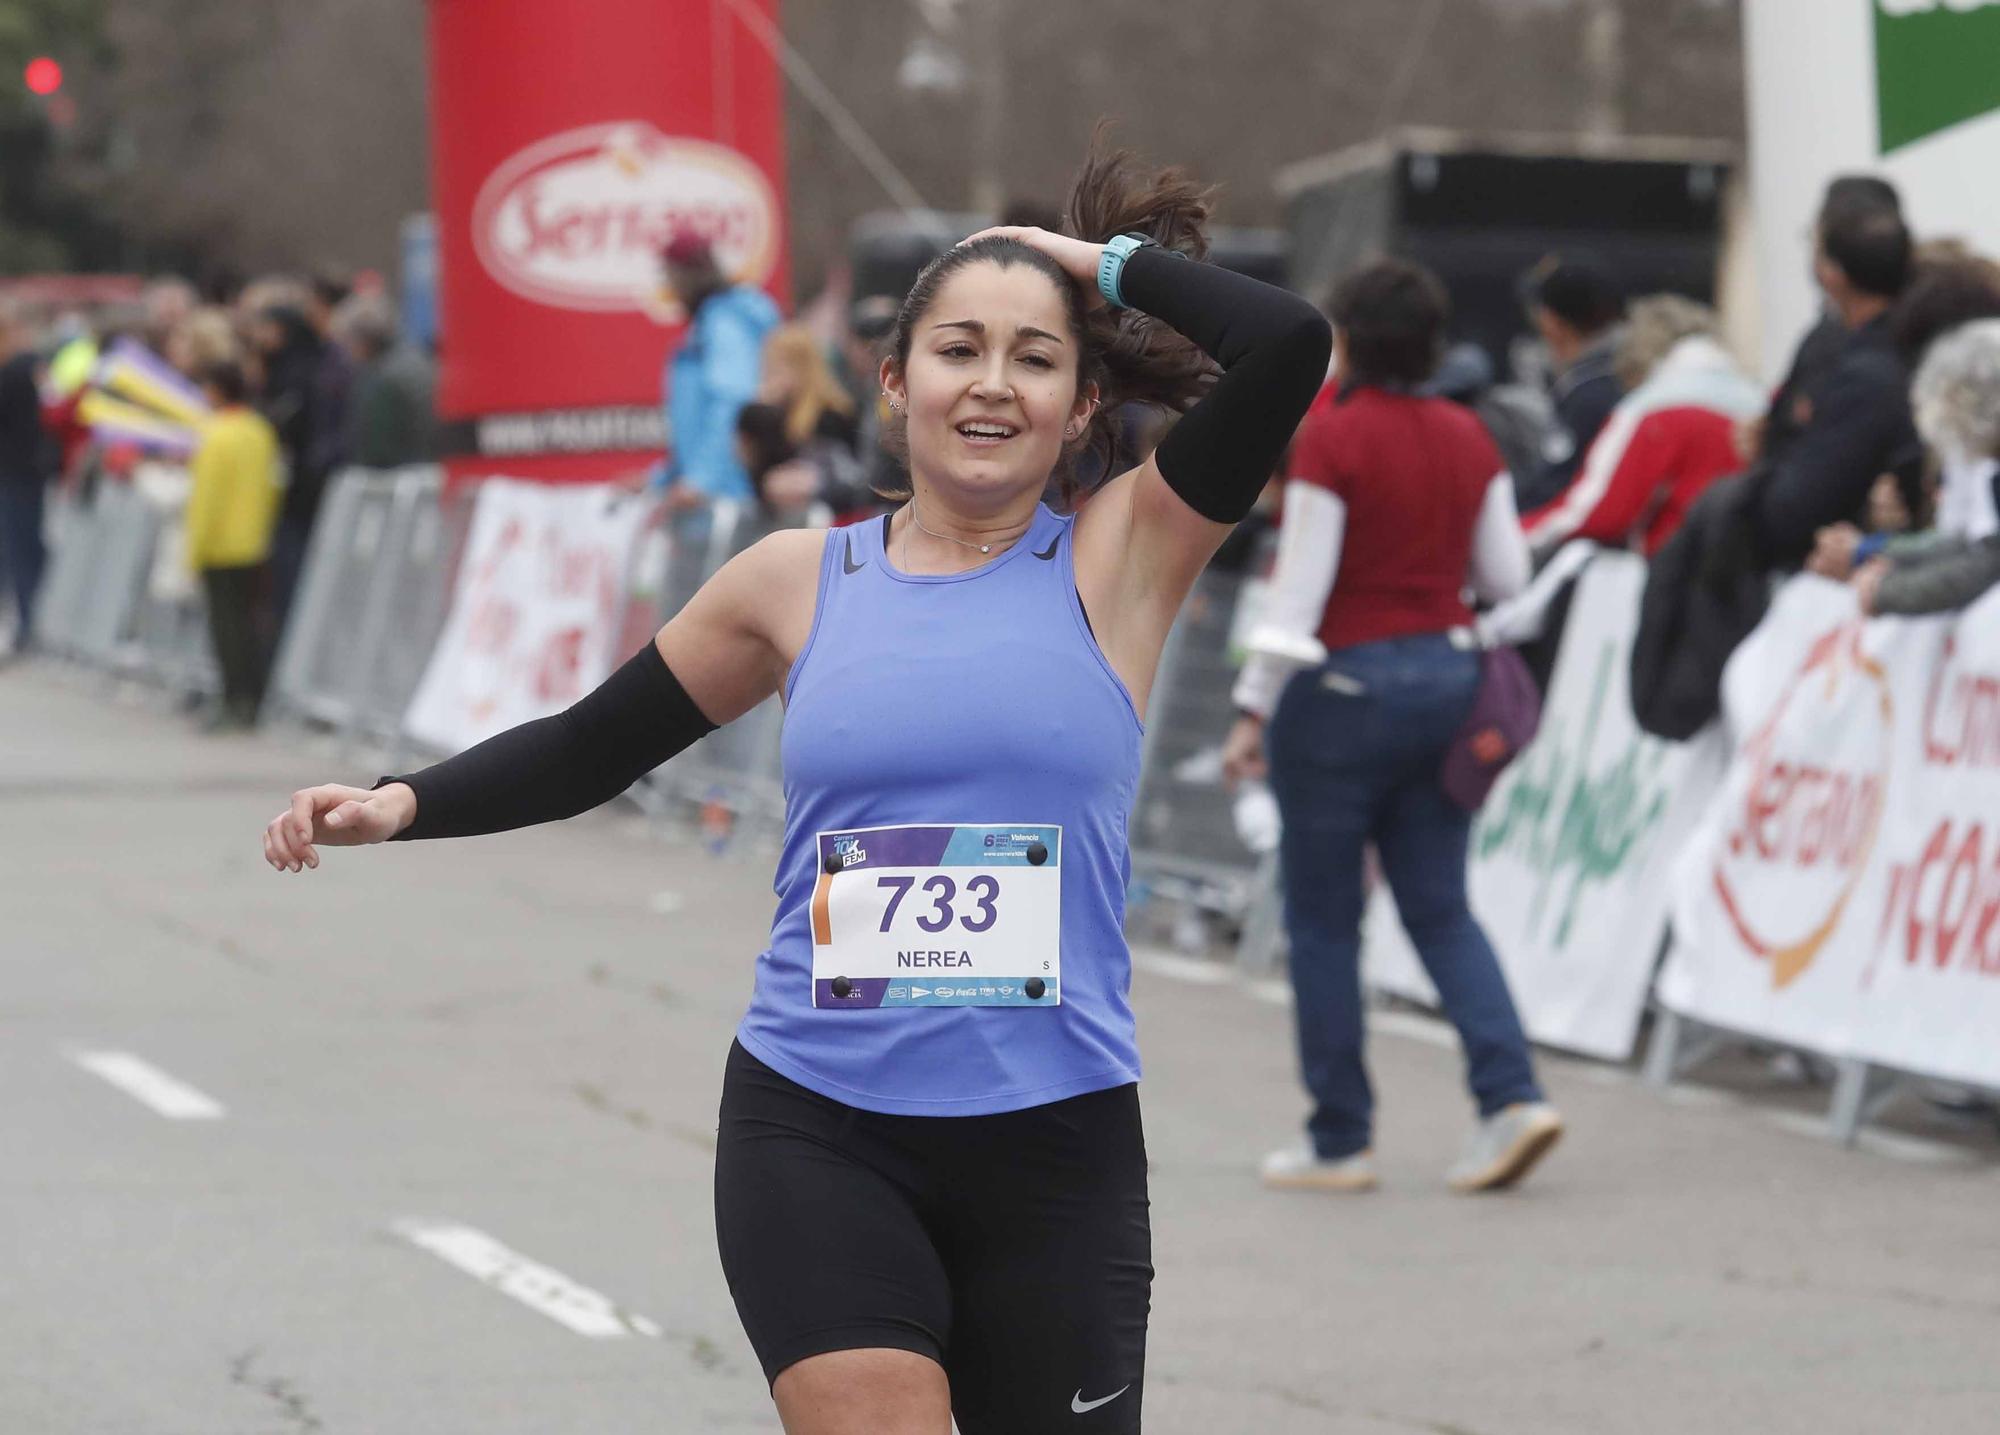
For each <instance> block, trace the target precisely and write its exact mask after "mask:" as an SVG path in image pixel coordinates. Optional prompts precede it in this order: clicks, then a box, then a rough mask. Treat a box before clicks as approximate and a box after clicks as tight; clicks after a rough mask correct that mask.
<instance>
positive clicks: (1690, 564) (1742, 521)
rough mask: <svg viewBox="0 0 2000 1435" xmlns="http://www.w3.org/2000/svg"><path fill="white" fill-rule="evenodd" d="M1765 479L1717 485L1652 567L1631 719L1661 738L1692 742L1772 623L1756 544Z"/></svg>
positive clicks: (1637, 642) (1635, 651)
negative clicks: (1744, 652)
mask: <svg viewBox="0 0 2000 1435" xmlns="http://www.w3.org/2000/svg"><path fill="white" fill-rule="evenodd" d="M1766 476H1767V475H1764V474H1744V475H1739V476H1737V477H1735V478H1725V479H1720V480H1718V481H1717V482H1715V483H1713V484H1711V485H1709V487H1708V488H1707V489H1706V490H1704V491H1703V493H1702V495H1701V497H1699V498H1697V499H1696V500H1695V501H1694V504H1693V505H1692V506H1691V507H1690V508H1689V509H1688V511H1687V517H1686V518H1685V519H1683V520H1682V522H1681V526H1680V527H1679V528H1678V529H1677V530H1675V532H1674V536H1673V537H1671V538H1669V539H1668V540H1667V542H1666V545H1665V546H1664V547H1662V548H1661V549H1660V551H1659V552H1658V553H1655V554H1654V555H1653V558H1652V562H1651V563H1650V564H1648V565H1647V569H1646V591H1645V595H1644V596H1643V597H1642V598H1640V600H1639V631H1638V633H1637V635H1636V636H1634V638H1633V640H1632V672H1631V676H1632V714H1633V716H1634V717H1636V718H1637V719H1638V722H1639V726H1640V727H1642V728H1644V729H1645V730H1646V731H1647V732H1649V733H1652V734H1653V735H1654V736H1655V737H1664V738H1674V739H1682V738H1690V737H1693V736H1694V735H1695V734H1696V733H1697V732H1699V731H1701V729H1702V728H1703V727H1705V726H1706V725H1707V724H1708V722H1709V720H1710V719H1711V718H1713V717H1714V716H1715V715H1716V714H1717V713H1718V712H1720V711H1721V709H1722V668H1723V665H1724V664H1725V663H1727V662H1728V661H1729V655H1730V654H1731V653H1733V652H1735V651H1736V645H1737V644H1738V643H1741V642H1742V641H1743V640H1744V639H1745V638H1747V637H1749V636H1750V632H1751V630H1752V629H1754V628H1755V627H1756V626H1757V625H1758V624H1759V623H1761V622H1762V621H1763V620H1764V610H1765V609H1766V608H1768V607H1769V606H1770V602H1771V580H1770V577H1769V575H1768V573H1767V572H1766V570H1765V567H1764V564H1763V562H1762V555H1761V553H1760V552H1759V551H1758V546H1757V544H1756V543H1755V542H1754V541H1753V534H1752V532H1751V510H1752V509H1753V508H1754V506H1755V504H1756V501H1757V498H1758V496H1759V493H1760V490H1761V488H1762V484H1763V480H1764V478H1765V477H1766Z"/></svg>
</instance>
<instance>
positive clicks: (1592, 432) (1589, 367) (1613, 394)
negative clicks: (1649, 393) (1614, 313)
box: [1514, 339, 1625, 513]
mask: <svg viewBox="0 0 2000 1435" xmlns="http://www.w3.org/2000/svg"><path fill="white" fill-rule="evenodd" d="M1549 397H1550V398H1551V399H1553V400H1554V401H1555V410H1556V432H1555V433H1554V435H1552V441H1551V446H1550V447H1549V448H1548V449H1547V450H1546V451H1545V452H1544V453H1543V455H1542V463H1541V467H1540V468H1539V469H1536V470H1534V471H1531V472H1529V473H1525V474H1519V475H1516V477H1515V482H1514V489H1515V501H1516V503H1517V504H1518V505H1519V507H1520V510H1521V512H1523V513H1527V512H1529V511H1530V510H1532V509H1536V508H1540V507H1541V506H1542V505H1543V504H1545V503H1553V502H1554V501H1555V500H1556V499H1557V498H1560V497H1561V496H1562V491H1563V490H1564V489H1566V488H1568V487H1569V485H1570V481H1571V480H1572V479H1574V478H1575V477H1576V471H1577V470H1578V469H1579V468H1581V467H1582V466H1583V456H1584V455H1585V454H1587V453H1589V452H1590V446H1591V444H1592V443H1594V442H1595V441H1596V439H1597V434H1598V431H1599V430H1600V429H1602V428H1603V427H1604V421H1605V420H1606V419H1608V418H1610V417H1611V411H1612V410H1613V409H1615V408H1617V407H1618V401H1619V400H1620V399H1622V398H1624V397H1625V387H1624V385H1622V384H1620V383H1619V382H1618V375H1617V373H1616V372H1615V371H1614V370H1613V369H1612V367H1611V341H1610V340H1609V339H1605V340H1602V341H1600V342H1599V343H1596V344H1593V345H1592V346H1591V347H1590V348H1588V349H1585V350H1584V351H1583V352H1582V353H1581V354H1579V355H1577V359H1576V362H1575V363H1573V364H1571V365H1570V366H1569V367H1568V368H1567V369H1564V370H1563V371H1562V373H1561V374H1560V375H1559V376H1558V377H1557V378H1556V381H1555V383H1554V384H1553V385H1552V386H1551V387H1550V390H1549Z"/></svg>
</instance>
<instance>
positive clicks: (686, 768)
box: [647, 504, 785, 848]
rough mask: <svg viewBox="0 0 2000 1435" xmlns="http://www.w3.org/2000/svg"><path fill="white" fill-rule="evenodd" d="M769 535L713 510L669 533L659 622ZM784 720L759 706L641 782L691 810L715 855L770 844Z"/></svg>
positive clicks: (777, 821) (776, 827) (778, 798)
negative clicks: (727, 848) (724, 849)
mask: <svg viewBox="0 0 2000 1435" xmlns="http://www.w3.org/2000/svg"><path fill="white" fill-rule="evenodd" d="M773 531H774V525H772V524H771V523H769V522H767V521H765V520H764V519H762V518H761V517H759V516H758V515H757V513H756V512H755V511H754V510H753V509H750V508H748V507H746V506H744V505H738V504H717V505H716V506H715V507H714V508H712V509H711V510H710V516H709V519H708V521H707V522H706V524H705V525H701V524H696V525H687V526H684V527H682V528H681V529H679V530H678V531H676V532H674V533H673V534H672V537H671V539H670V543H669V546H668V553H667V565H666V572H665V573H664V575H662V576H661V578H660V580H659V595H660V596H659V614H658V621H659V622H660V623H661V624H664V623H665V622H666V621H667V620H668V619H669V618H671V617H673V615H674V614H675V613H677V612H679V611H680V610H681V608H682V607H684V606H685V605H686V603H687V601H688V600H689V599H690V598H692V597H693V596H694V595H695V593H696V592H698V591H699V590H700V588H701V585H702V584H704V583H706V582H707V581H708V580H709V578H710V577H711V576H713V575H714V573H715V571H716V570H717V569H718V568H720V567H721V566H722V565H723V564H724V563H727V562H728V561H729V560H730V559H731V558H733V557H735V556H736V555H737V554H738V553H741V552H742V551H743V550H744V549H746V548H748V547H750V546H751V545H752V544H754V543H756V542H757V541H758V540H759V539H761V538H763V537H765V536H766V535H767V534H769V533H771V532H773ZM784 718H785V713H784V707H783V705H782V704H781V703H780V701H779V700H778V699H777V698H776V697H771V698H767V699H765V700H764V701H763V702H761V703H759V704H758V705H757V706H756V707H755V708H752V709H751V710H750V711H749V712H747V713H745V714H743V716H742V717H740V718H738V719H737V720H736V721H735V722H732V723H730V724H729V725H728V726H727V727H723V728H718V729H717V730H716V731H714V732H712V733H710V734H709V735H708V736H707V737H705V738H703V739H702V740H701V741H700V742H698V743H696V744H695V745H694V746H693V747H691V748H689V749H688V750H687V751H685V752H683V753H680V754H679V755H677V756H676V757H674V758H672V759H671V760H670V761H668V762H666V763H665V764H663V765H662V766H661V767H660V768H658V769H657V770H656V771H655V772H654V773H653V774H652V775H651V776H650V778H649V779H648V780H647V786H648V789H649V793H650V795H651V796H652V797H653V798H654V799H656V801H658V802H661V803H665V804H679V805H685V806H688V807H691V808H692V809H693V810H694V812H695V813H696V814H697V816H698V819H699V821H700V823H701V825H702V828H703V830H704V832H705V833H706V834H707V835H708V836H709V837H710V838H711V840H712V842H713V844H714V845H715V846H716V847H717V848H720V847H722V846H724V845H731V844H737V843H744V844H748V845H750V846H753V847H755V846H763V845H769V844H770V843H772V842H774V841H775V840H777V839H778V838H780V837H782V835H783V832H784V823H785V789H784V774H783V771H782V769H781V766H780V756H779V739H780V735H781V732H782V729H783V726H784Z"/></svg>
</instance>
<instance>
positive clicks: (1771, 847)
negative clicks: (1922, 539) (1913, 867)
mask: <svg viewBox="0 0 2000 1435" xmlns="http://www.w3.org/2000/svg"><path fill="white" fill-rule="evenodd" d="M1860 636H1861V627H1860V625H1859V624H1856V623H1848V624H1843V625H1842V626H1840V627H1838V628H1835V629H1833V630H1832V631H1831V632H1828V633H1826V634H1825V635H1824V636H1822V637H1821V638H1819V639H1818V641H1816V642H1815V643H1814V644H1813V645H1812V648H1811V649H1810V650H1809V651H1808V652H1807V654H1806V660H1805V662H1804V664H1803V665H1802V666H1801V667H1800V669H1799V671H1798V674H1797V676H1796V677H1795V678H1794V679H1793V680H1792V681H1791V683H1789V684H1788V685H1787V686H1786V688H1785V690H1784V694H1783V696H1781V697H1780V698H1779V699H1778V703H1777V706H1776V707H1775V709H1774V710H1773V711H1772V713H1771V716H1770V718H1769V719H1768V720H1767V721H1766V722H1765V723H1764V725H1763V727H1761V728H1759V729H1758V730H1757V731H1756V732H1755V733H1754V734H1753V735H1752V736H1751V738H1750V740H1749V742H1748V743H1747V744H1746V745H1745V752H1746V755H1747V756H1748V757H1749V759H1750V763H1751V774H1750V780H1749V783H1748V784H1747V786H1746V787H1745V789H1744V792H1743V795H1742V800H1741V805H1740V807H1739V808H1738V810H1737V812H1736V815H1735V822H1734V824H1733V825H1732V827H1731V830H1730V832H1729V835H1728V839H1727V841H1726V843H1725V846H1724V850H1723V853H1722V855H1721V857H1720V858H1719V859H1718V860H1717V862H1716V864H1715V871H1714V884H1715V891H1716V895H1717V896H1718V897H1719V898H1720V899H1721V902H1722V907H1723V910H1724V911H1725V912H1726V913H1727V914H1728V917H1729V921H1730V924H1731V926H1732V927H1733V928H1734V929H1735V932H1736V935H1737V938H1738V939H1739V940H1740V941H1741V942H1742V943H1743V945H1744V946H1745V947H1746V948H1748V949H1749V950H1750V951H1751V952H1752V953H1753V954H1754V955H1756V956H1757V957H1759V958H1761V959H1763V960H1765V961H1768V962H1769V963H1770V965H1771V985H1772V986H1773V987H1779V988H1782V987H1784V986H1786V985H1787V984H1789V983H1790V982H1792V981H1794V980H1795V979H1796V978H1797V977H1798V976H1799V975H1800V974H1801V973H1803V972H1804V971H1805V970H1806V968H1808V967H1809V966H1811V965H1812V962H1813V958H1815V957H1816V956H1818V955H1819V951H1820V948H1822V947H1823V946H1825V945H1826V941H1827V939H1828V938H1829V937H1831V936H1832V935H1833V932H1834V929H1835V928H1836V927H1838V926H1839V925H1840V919H1841V915H1842V913H1843V912H1845V910H1846V908H1847V903H1848V901H1849V899H1850V898H1851V897H1852V896H1853V895H1854V889H1855V885H1856V884H1857V883H1858V882H1859V881H1860V879H1861V876H1862V873H1863V872H1864V871H1865V870H1866V868H1867V865H1868V856H1869V853H1870V852H1871V851H1872V850H1873V848H1874V845H1875V838H1876V834H1877V833H1878V831H1879V830H1880V828H1881V823H1882V807H1883V796H1884V792H1885V789H1886V787H1887V785H1888V778H1889V754H1890V734H1891V730H1892V728H1891V715H1892V708H1891V701H1890V696H1889V684H1888V678H1887V675H1886V674H1885V673H1884V672H1883V670H1882V666H1881V664H1879V663H1877V662H1876V661H1875V660H1874V659H1872V658H1870V657H1869V656H1868V655H1867V654H1865V653H1864V652H1862V651H1861V645H1860Z"/></svg>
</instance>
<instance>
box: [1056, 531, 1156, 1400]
mask: <svg viewBox="0 0 2000 1435" xmlns="http://www.w3.org/2000/svg"><path fill="white" fill-rule="evenodd" d="M1035 556H1036V557H1037V558H1039V557H1041V556H1042V555H1041V554H1039V553H1037V554H1036V555H1035ZM1131 1388H1132V1387H1131V1386H1129V1385H1125V1386H1120V1387H1119V1388H1118V1389H1116V1390H1114V1391H1112V1392H1111V1393H1110V1394H1109V1395H1107V1396H1105V1397H1104V1398H1103V1399H1102V1400H1085V1399H1084V1398H1083V1392H1082V1391H1081V1390H1079V1391H1077V1392H1076V1394H1074V1395H1072V1396H1071V1397H1070V1401H1069V1408H1070V1409H1072V1410H1074V1411H1075V1412H1076V1413H1077V1414H1079V1415H1088V1414H1089V1413H1090V1412H1091V1411H1093V1410H1095V1409H1096V1408H1097V1407H1098V1406H1100V1405H1109V1404H1110V1403H1111V1402H1112V1401H1114V1400H1116V1399H1117V1398H1118V1397H1119V1396H1121V1395H1123V1394H1124V1393H1125V1392H1126V1391H1127V1390H1130V1389H1131Z"/></svg>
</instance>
